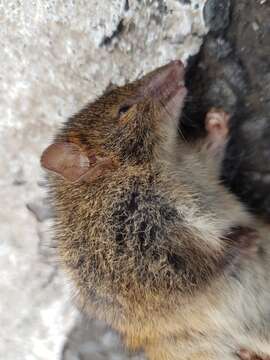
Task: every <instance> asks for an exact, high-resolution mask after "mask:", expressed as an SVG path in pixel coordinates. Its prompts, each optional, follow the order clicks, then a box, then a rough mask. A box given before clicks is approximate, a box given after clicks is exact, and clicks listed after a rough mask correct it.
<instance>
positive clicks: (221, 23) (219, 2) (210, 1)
mask: <svg viewBox="0 0 270 360" xmlns="http://www.w3.org/2000/svg"><path fill="white" fill-rule="evenodd" d="M230 3H231V2H230V0H207V1H206V4H205V8H204V19H205V23H206V25H207V26H209V28H210V29H211V30H212V31H215V32H218V31H220V30H224V29H226V27H227V26H228V25H229V20H230V19H229V18H230Z"/></svg>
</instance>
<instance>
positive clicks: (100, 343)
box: [0, 0, 206, 360]
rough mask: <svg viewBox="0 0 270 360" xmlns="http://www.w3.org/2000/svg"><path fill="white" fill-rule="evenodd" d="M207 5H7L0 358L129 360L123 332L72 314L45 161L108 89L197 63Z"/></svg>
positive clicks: (3, 17) (0, 7)
mask: <svg viewBox="0 0 270 360" xmlns="http://www.w3.org/2000/svg"><path fill="white" fill-rule="evenodd" d="M203 3H204V2H203V1H195V0H192V1H178V0H167V1H162V0H158V1H154V0H153V1H151V0H145V1H139V0H137V1H136V0H134V1H128V0H104V1H95V0H89V1H84V0H78V1H76V2H75V1H73V0H65V1H53V0H48V1H40V0H36V1H17V0H16V1H15V0H10V1H4V2H2V4H0V24H1V26H0V44H1V49H2V51H1V53H0V63H1V66H0V79H1V85H0V86H1V95H2V96H1V98H0V112H1V119H0V158H1V167H0V185H1V186H0V197H1V207H0V223H1V224H0V226H1V235H0V273H1V277H0V287H1V300H0V322H1V329H0V358H3V359H5V360H48V359H50V360H56V359H57V360H58V359H65V360H74V359H80V360H99V359H112V360H116V359H123V360H124V359H127V358H129V355H128V354H125V352H124V351H123V350H122V348H121V346H120V343H119V339H118V338H117V336H116V335H115V334H113V333H112V332H111V331H109V330H108V329H106V328H105V327H104V325H102V324H100V323H97V322H94V321H90V322H88V323H87V325H85V321H82V322H81V320H80V318H79V316H78V313H77V311H76V309H75V308H74V306H73V305H72V302H71V297H70V291H69V289H68V288H66V286H64V284H66V283H68V281H67V279H64V278H63V275H62V274H61V272H59V271H58V267H57V259H56V258H55V253H54V249H53V247H51V246H50V243H51V238H50V232H49V229H50V223H51V219H50V213H49V212H48V209H47V207H46V204H44V200H43V199H44V197H45V192H46V188H45V187H44V181H43V179H42V172H41V170H40V167H39V157H40V154H41V152H42V150H43V149H44V148H45V146H46V145H47V144H48V143H49V142H50V140H51V138H52V136H53V134H54V132H55V129H56V128H57V127H58V126H60V124H61V123H62V122H63V121H64V120H65V119H66V118H67V117H69V116H70V115H71V114H72V113H74V112H76V111H78V110H79V109H80V108H81V107H82V106H83V105H84V104H85V103H86V102H88V101H89V100H92V99H93V98H95V97H96V96H98V95H99V94H101V93H102V91H103V90H104V89H105V88H106V87H107V86H108V85H109V84H110V83H117V84H122V83H123V82H125V81H126V80H128V79H134V78H135V77H137V76H139V75H141V74H142V73H144V72H146V71H148V70H150V69H153V68H155V67H157V66H158V65H161V64H162V63H165V62H167V61H168V60H171V59H174V58H182V59H183V60H184V61H185V60H187V58H188V56H189V55H193V54H195V53H197V51H198V50H199V46H200V44H201V42H202V37H203V36H204V34H205V32H206V28H205V26H204V23H203V17H202V7H203ZM85 326H86V328H87V331H86V330H85ZM132 356H133V355H130V357H131V358H133V359H134V360H135V359H140V358H141V357H140V355H136V356H137V357H136V356H135V357H134V356H133V357H132Z"/></svg>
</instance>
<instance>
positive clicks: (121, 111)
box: [118, 105, 131, 116]
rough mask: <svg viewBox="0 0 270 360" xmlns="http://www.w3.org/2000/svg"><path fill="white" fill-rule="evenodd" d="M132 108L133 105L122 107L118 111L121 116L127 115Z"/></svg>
mask: <svg viewBox="0 0 270 360" xmlns="http://www.w3.org/2000/svg"><path fill="white" fill-rule="evenodd" d="M130 108H131V105H123V106H121V107H120V109H119V111H118V114H119V116H122V115H124V114H125V113H127V112H128V110H129V109H130Z"/></svg>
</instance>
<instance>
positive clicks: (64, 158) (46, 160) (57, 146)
mask: <svg viewBox="0 0 270 360" xmlns="http://www.w3.org/2000/svg"><path fill="white" fill-rule="evenodd" d="M41 165H42V167H44V168H45V169H47V170H49V171H52V172H53V173H55V174H56V175H58V176H60V177H62V178H64V179H65V180H67V181H70V182H76V181H80V182H81V181H84V182H92V181H94V180H95V179H96V178H98V177H100V176H102V175H104V174H105V172H106V173H107V172H108V171H109V170H112V169H114V168H115V167H116V166H115V163H114V162H113V161H112V159H110V158H108V157H99V156H96V154H94V153H92V154H88V153H86V152H85V151H84V150H83V149H82V148H81V147H80V146H78V145H77V144H74V143H70V142H58V143H54V144H52V145H50V146H49V147H48V148H47V149H46V150H45V151H44V152H43V154H42V156H41Z"/></svg>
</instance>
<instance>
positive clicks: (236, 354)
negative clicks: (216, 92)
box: [41, 61, 270, 360]
mask: <svg viewBox="0 0 270 360" xmlns="http://www.w3.org/2000/svg"><path fill="white" fill-rule="evenodd" d="M186 93H187V90H186V88H185V85H184V67H183V65H182V63H181V62H180V61H173V62H171V63H169V64H168V65H166V66H163V67H161V68H159V69H157V70H155V71H153V72H152V73H150V74H148V75H146V76H145V77H143V78H142V79H140V80H138V81H136V82H134V83H131V84H128V85H125V86H122V87H117V88H115V89H113V90H111V91H110V92H107V93H105V94H104V95H103V96H101V97H100V98H99V99H98V100H96V101H95V102H93V103H91V104H89V105H87V106H86V107H85V108H84V109H82V110H81V111H80V112H79V113H77V114H76V115H74V116H73V117H72V118H70V119H69V120H68V121H67V122H66V123H65V125H64V126H63V127H62V128H61V129H60V130H59V132H58V134H57V135H56V137H55V140H54V142H53V144H52V145H50V146H49V147H48V148H47V149H46V150H45V151H44V153H43V155H42V159H41V163H42V165H43V167H44V168H46V169H48V170H49V171H50V174H49V183H50V189H51V199H52V204H53V208H54V215H55V239H56V241H57V246H58V252H59V256H60V259H61V262H62V265H63V268H64V269H65V271H66V272H67V273H68V274H69V276H70V277H71V278H72V280H73V282H74V284H75V287H76V289H77V291H78V302H79V304H80V305H81V307H82V308H83V310H84V311H85V312H86V313H88V314H90V315H91V316H93V315H94V316H96V317H97V318H100V319H103V320H105V321H106V322H107V323H108V324H109V325H110V326H111V327H113V328H114V329H116V330H117V331H119V333H120V334H121V335H122V337H123V340H124V342H125V343H126V345H127V346H128V347H129V348H130V349H134V350H136V349H143V350H144V351H145V353H146V356H147V357H148V359H150V360H157V359H158V360H176V359H177V360H178V359H183V360H188V359H194V360H199V359H200V360H206V359H207V360H211V359H213V360H214V359H215V360H216V359H222V360H227V359H228V360H233V359H238V358H241V359H269V355H270V275H269V274H270V261H269V260H270V239H269V235H268V229H267V227H266V226H258V221H257V220H255V219H253V218H252V217H251V216H250V215H249V214H248V212H247V211H246V210H245V208H244V207H243V205H242V204H241V203H240V202H239V201H238V200H237V198H236V197H235V196H234V195H233V194H231V193H230V192H229V191H228V190H227V189H226V188H225V187H224V186H223V184H222V183H221V181H220V167H221V163H222V159H223V154H224V149H225V146H226V142H227V138H228V120H229V119H228V115H227V114H225V113H224V112H223V111H222V110H218V109H210V110H209V112H208V114H207V116H206V119H205V128H206V135H205V137H204V138H203V139H200V140H197V141H191V142H187V141H186V140H185V139H184V138H182V137H181V136H179V134H178V120H179V117H180V115H181V111H182V107H183V104H184V101H185V97H186ZM267 355H268V356H267Z"/></svg>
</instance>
